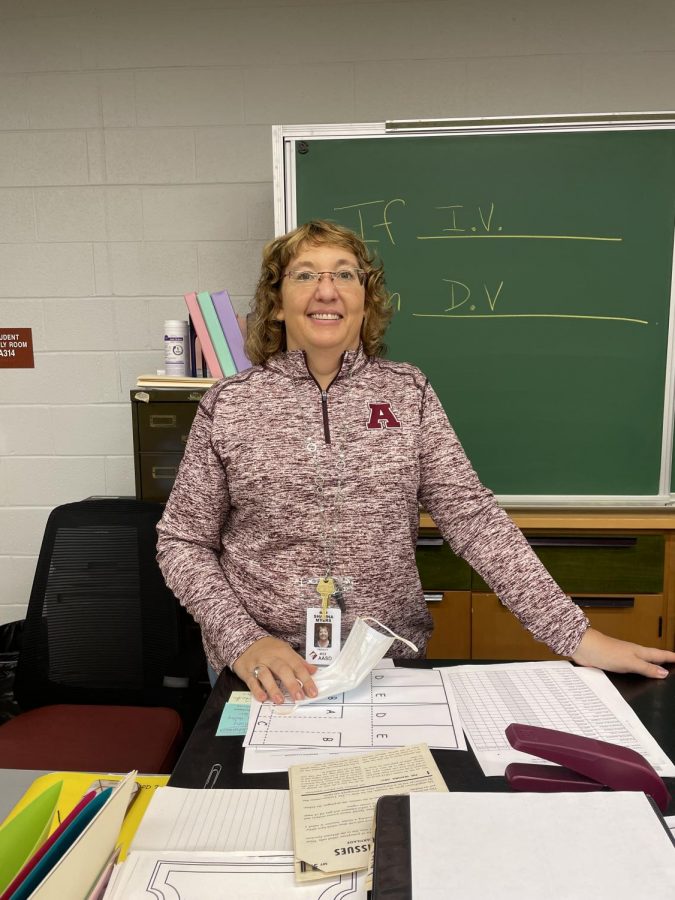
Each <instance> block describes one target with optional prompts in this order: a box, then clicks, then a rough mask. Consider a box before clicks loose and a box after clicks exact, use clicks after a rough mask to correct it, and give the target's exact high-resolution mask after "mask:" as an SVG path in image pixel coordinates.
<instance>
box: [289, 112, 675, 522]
mask: <svg viewBox="0 0 675 900" xmlns="http://www.w3.org/2000/svg"><path fill="white" fill-rule="evenodd" d="M632 130H647V131H659V130H668V131H674V130H675V112H644V113H616V114H615V113H603V114H579V115H563V116H528V117H516V116H508V117H499V118H497V117H485V118H474V119H468V118H456V119H437V120H399V121H388V122H369V123H344V124H314V125H311V124H310V125H275V126H273V128H272V143H273V171H274V226H275V235H277V236H278V235H281V234H284V233H285V232H287V231H289V230H291V229H293V228H295V227H296V226H297V224H298V217H297V171H296V165H295V162H296V151H297V148H298V146H299V145H301V144H302V142H303V141H309V140H312V141H316V140H327V141H330V140H345V139H346V140H359V139H363V138H381V139H385V140H395V139H396V138H397V137H402V136H410V135H415V136H420V137H427V136H428V137H437V136H439V135H448V136H449V135H477V136H479V135H500V134H537V133H539V134H541V133H554V134H558V133H565V132H593V131H632ZM673 242H675V224H674V233H673ZM674 423H675V250H674V252H673V268H672V271H671V280H670V297H669V321H668V332H667V351H666V364H665V385H664V404H663V419H662V435H661V464H660V473H659V480H658V491H657V492H654V493H649V494H642V495H635V494H613V495H609V494H583V495H574V494H569V495H568V494H544V493H541V494H498V499H499V500H500V502H501V503H502V504H504V505H505V506H508V507H509V508H518V507H523V508H528V507H545V508H553V509H556V508H561V509H562V508H568V507H572V508H581V507H602V508H606V509H612V508H616V509H624V508H627V507H631V508H652V507H664V506H665V507H668V506H675V460H674V454H675V441H674V439H673V427H674Z"/></svg>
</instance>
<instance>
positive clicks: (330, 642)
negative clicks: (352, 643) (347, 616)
mask: <svg viewBox="0 0 675 900" xmlns="http://www.w3.org/2000/svg"><path fill="white" fill-rule="evenodd" d="M341 628H342V610H341V609H340V607H339V606H329V607H328V609H327V610H326V612H325V615H324V614H323V613H322V611H321V607H320V606H310V607H309V609H308V610H307V630H306V639H305V659H306V660H307V662H310V663H314V665H315V666H327V665H330V663H332V662H334V660H336V659H337V658H338V656H339V655H340V644H341V641H340V636H341V635H340V630H341Z"/></svg>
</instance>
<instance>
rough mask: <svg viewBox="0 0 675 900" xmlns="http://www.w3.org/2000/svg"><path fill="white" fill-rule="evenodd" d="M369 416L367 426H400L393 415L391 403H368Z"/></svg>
mask: <svg viewBox="0 0 675 900" xmlns="http://www.w3.org/2000/svg"><path fill="white" fill-rule="evenodd" d="M368 406H369V407H370V418H369V419H368V425H367V426H366V427H367V428H400V427H401V423H400V422H399V420H398V419H397V418H396V416H395V415H394V413H393V411H392V408H391V403H389V402H387V401H384V402H383V403H369V404H368Z"/></svg>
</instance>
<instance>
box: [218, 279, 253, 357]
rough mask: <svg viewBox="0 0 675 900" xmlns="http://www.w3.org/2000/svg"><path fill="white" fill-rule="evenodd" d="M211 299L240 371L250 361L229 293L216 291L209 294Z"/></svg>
mask: <svg viewBox="0 0 675 900" xmlns="http://www.w3.org/2000/svg"><path fill="white" fill-rule="evenodd" d="M211 299H212V300H213V306H214V308H215V310H216V315H217V316H218V321H219V322H220V327H221V328H222V329H223V334H224V335H225V340H226V341H227V344H228V347H229V348H230V353H231V354H232V359H233V361H234V364H235V366H236V367H237V372H241V370H242V369H248V368H249V367H250V365H251V361H250V359H249V358H248V356H246V353H245V352H244V337H243V335H242V333H241V329H240V328H239V322H237V314H236V313H235V311H234V307H233V306H232V301H231V300H230V295H229V294H228V293H227V291H218V292H217V293H215V294H211Z"/></svg>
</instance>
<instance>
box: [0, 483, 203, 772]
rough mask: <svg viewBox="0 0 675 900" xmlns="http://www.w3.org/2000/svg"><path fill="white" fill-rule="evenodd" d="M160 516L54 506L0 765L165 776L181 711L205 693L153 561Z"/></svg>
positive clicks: (104, 502) (0, 735)
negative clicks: (16, 710) (15, 709)
mask: <svg viewBox="0 0 675 900" xmlns="http://www.w3.org/2000/svg"><path fill="white" fill-rule="evenodd" d="M161 512H162V506H161V504H159V503H149V502H147V501H140V500H131V499H124V498H103V499H95V500H84V501H81V502H78V503H68V504H65V505H63V506H59V507H57V508H56V509H54V510H53V511H52V513H51V515H50V516H49V519H48V522H47V526H46V529H45V535H44V538H43V542H42V547H41V550H40V556H39V559H38V563H37V569H36V573H35V579H34V581H33V589H32V591H31V596H30V600H29V604H28V611H27V614H26V622H25V628H24V633H23V641H22V646H21V649H20V652H19V659H18V664H17V669H16V679H15V696H16V699H17V701H18V703H19V706H20V709H21V710H22V712H21V714H20V715H19V716H17V717H16V718H13V719H11V720H10V721H9V722H7V723H5V724H4V725H2V726H0V767H5V768H32V769H65V770H72V769H75V770H82V769H84V770H94V771H127V770H129V769H132V768H137V769H139V770H140V771H144V772H170V771H171V768H172V766H173V763H174V761H175V759H176V758H177V755H178V752H179V750H180V747H181V744H182V734H183V725H182V719H181V715H180V713H181V712H183V713H184V714H186V713H187V715H188V717H189V714H190V706H191V705H193V706H194V704H195V703H197V704H200V703H203V700H204V698H205V694H204V692H203V687H201V688H200V686H199V685H198V684H197V683H196V680H197V675H196V671H197V670H198V668H199V661H198V662H197V666H196V668H195V666H194V665H191V664H190V662H189V660H190V659H191V658H192V659H194V647H193V648H190V649H191V651H192V656H191V654H190V652H189V648H188V647H187V646H186V636H187V635H189V634H190V631H189V629H188V628H187V622H186V619H187V618H189V617H187V615H186V614H185V612H184V611H183V610H182V609H181V608H180V606H179V605H178V603H177V601H176V599H175V597H174V596H173V594H172V593H171V592H170V591H169V590H168V588H167V587H166V585H165V583H164V580H163V578H162V575H161V572H160V571H159V567H158V566H157V563H156V560H155V545H156V540H157V537H156V525H157V521H158V519H159V517H160V515H161ZM190 622H191V620H190ZM195 631H196V629H195ZM201 662H202V663H203V660H202V661H201ZM193 711H194V710H193ZM198 711H199V710H197V711H196V712H197V713H198Z"/></svg>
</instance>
